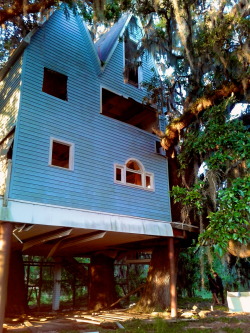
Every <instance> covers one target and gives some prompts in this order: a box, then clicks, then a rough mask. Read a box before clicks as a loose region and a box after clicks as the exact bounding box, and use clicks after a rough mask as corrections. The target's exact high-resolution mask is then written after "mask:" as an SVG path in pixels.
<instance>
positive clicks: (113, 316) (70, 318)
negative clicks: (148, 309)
mask: <svg viewBox="0 0 250 333" xmlns="http://www.w3.org/2000/svg"><path fill="white" fill-rule="evenodd" d="M206 308H207V309H204V308H203V309H202V308H201V307H200V306H199V307H197V306H193V307H192V308H191V309H179V310H178V318H177V319H173V318H171V317H170V313H169V312H160V313H157V312H153V313H151V314H145V313H134V312H133V311H132V310H128V309H127V310H121V309H119V310H111V311H100V312H97V313H89V312H86V311H81V310H78V311H73V310H65V311H62V312H35V311H33V312H32V313H30V315H27V316H21V317H15V318H6V320H5V324H4V332H8V333H19V332H20V333H21V332H22V333H29V332H33V333H42V332H47V333H67V332H69V333H70V332H71V333H85V332H86V333H87V332H89V333H106V332H112V331H113V332H115V331H116V330H118V329H123V328H124V327H126V323H128V322H129V321H130V322H131V320H141V321H142V322H143V323H145V322H147V323H150V322H152V321H153V320H154V319H155V318H157V317H160V318H162V319H163V320H164V321H166V322H169V323H176V325H177V324H178V323H180V322H182V323H184V328H182V329H181V330H179V331H178V330H177V331H176V330H175V329H174V330H173V332H184V331H185V330H187V331H188V332H192V331H194V332H218V333H219V332H236V333H237V332H244V333H248V332H250V313H230V312H228V309H227V308H226V307H219V308H217V309H216V308H215V309H213V311H211V308H210V309H209V308H208V307H206ZM138 322H139V321H138ZM138 328H139V327H138ZM183 329H184V330H183ZM144 330H145V329H144ZM119 332H120V331H119ZM124 332H130V330H124ZM134 332H135V331H134Z"/></svg>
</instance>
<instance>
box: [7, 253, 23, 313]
mask: <svg viewBox="0 0 250 333" xmlns="http://www.w3.org/2000/svg"><path fill="white" fill-rule="evenodd" d="M27 311H28V305H27V294H26V288H25V282H24V265H23V258H22V252H21V251H18V250H16V251H12V252H11V256H10V267H9V279H8V296H7V305H6V315H13V314H18V315H21V314H23V313H27Z"/></svg>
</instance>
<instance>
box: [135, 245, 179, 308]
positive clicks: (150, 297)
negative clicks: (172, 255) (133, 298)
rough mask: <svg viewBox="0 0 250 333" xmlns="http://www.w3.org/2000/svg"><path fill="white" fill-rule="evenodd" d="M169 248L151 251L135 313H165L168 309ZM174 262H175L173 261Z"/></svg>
mask: <svg viewBox="0 0 250 333" xmlns="http://www.w3.org/2000/svg"><path fill="white" fill-rule="evenodd" d="M168 251H169V246H167V245H166V246H158V247H155V248H154V249H153V253H152V259H151V262H150V267H149V271H148V276H147V281H146V286H145V289H144V292H143V295H142V297H141V299H140V300H139V302H138V303H137V304H136V307H135V310H136V311H144V312H152V311H165V310H167V309H168V308H169V307H170V289H169V287H170V261H169V254H168ZM175 261H176V260H175Z"/></svg>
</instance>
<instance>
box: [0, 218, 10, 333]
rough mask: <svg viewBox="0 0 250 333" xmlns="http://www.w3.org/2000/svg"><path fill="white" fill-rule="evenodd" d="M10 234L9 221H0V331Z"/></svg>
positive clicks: (7, 271)
mask: <svg viewBox="0 0 250 333" xmlns="http://www.w3.org/2000/svg"><path fill="white" fill-rule="evenodd" d="M11 235H12V225H11V223H9V222H3V223H0V333H2V332H3V323H4V315H5V306H6V300H7V286H8V273H9V259H10V248H11Z"/></svg>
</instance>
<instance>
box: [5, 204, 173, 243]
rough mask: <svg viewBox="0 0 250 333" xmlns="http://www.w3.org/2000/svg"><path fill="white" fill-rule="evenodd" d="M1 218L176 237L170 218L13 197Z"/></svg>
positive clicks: (19, 221)
mask: <svg viewBox="0 0 250 333" xmlns="http://www.w3.org/2000/svg"><path fill="white" fill-rule="evenodd" d="M1 201H2V199H0V204H1ZM0 220H2V221H9V222H18V223H31V224H42V225H50V226H63V227H71V228H83V229H93V230H103V231H114V232H123V233H133V234H141V235H152V236H168V237H173V229H172V226H171V224H170V222H168V221H161V220H154V219H147V218H141V217H136V216H127V215H119V214H112V213H107V212H98V211H90V210H84V209H76V208H70V207H62V206H54V205H46V204H42V203H36V202H29V201H19V200H13V199H9V201H8V207H2V204H1V205H0Z"/></svg>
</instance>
